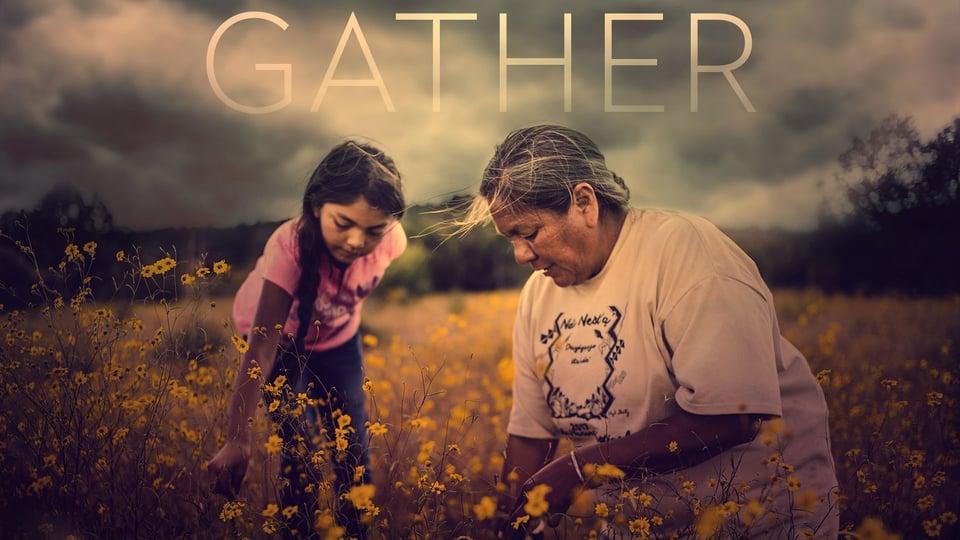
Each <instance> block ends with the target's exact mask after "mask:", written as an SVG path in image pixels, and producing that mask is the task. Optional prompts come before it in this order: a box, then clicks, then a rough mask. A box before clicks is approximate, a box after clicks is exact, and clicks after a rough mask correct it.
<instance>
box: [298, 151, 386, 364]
mask: <svg viewBox="0 0 960 540" xmlns="http://www.w3.org/2000/svg"><path fill="white" fill-rule="evenodd" d="M360 197H363V198H364V199H366V201H367V203H368V204H369V205H370V206H372V207H374V208H376V209H378V210H380V211H382V212H384V213H386V214H389V215H391V216H394V217H396V218H397V219H400V218H401V217H403V211H404V201H403V191H402V187H401V181H400V172H399V171H397V166H396V165H394V163H393V160H392V159H390V158H389V157H388V156H387V155H386V154H384V153H383V151H381V150H379V149H378V148H376V147H374V146H372V145H370V144H367V143H363V142H358V141H353V140H348V141H345V142H342V143H340V144H338V145H337V146H335V147H333V149H331V150H330V152H329V153H327V155H326V156H325V157H324V158H323V160H322V161H321V162H320V164H319V165H317V168H316V169H315V170H314V171H313V174H311V175H310V181H309V182H307V188H306V190H305V191H304V193H303V216H302V218H301V219H300V224H299V228H298V231H297V248H298V252H299V254H300V281H299V282H298V283H297V289H296V298H297V301H298V302H299V306H298V307H297V320H298V323H299V324H298V325H297V335H296V338H295V340H294V351H296V352H297V354H302V353H303V350H304V348H303V345H304V340H305V338H306V336H307V332H308V331H309V330H310V327H311V326H312V324H313V321H311V320H310V319H311V317H312V315H313V306H314V303H315V302H316V300H317V290H318V289H319V287H320V272H319V268H320V263H321V262H322V260H323V258H324V257H327V258H329V257H330V256H331V255H330V251H329V250H328V249H327V244H326V242H325V241H324V239H323V231H322V230H321V228H320V222H319V220H318V219H317V217H316V216H314V214H313V212H314V210H315V209H316V208H319V207H320V206H322V205H324V204H325V203H334V204H352V203H353V202H355V201H356V200H357V199H359V198H360Z"/></svg>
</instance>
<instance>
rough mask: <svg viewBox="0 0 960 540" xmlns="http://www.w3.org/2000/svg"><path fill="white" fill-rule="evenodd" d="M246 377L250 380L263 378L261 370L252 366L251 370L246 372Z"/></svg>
mask: <svg viewBox="0 0 960 540" xmlns="http://www.w3.org/2000/svg"><path fill="white" fill-rule="evenodd" d="M247 375H248V376H249V377H250V378H251V379H253V380H257V379H259V378H260V377H262V376H263V369H262V368H261V367H260V366H253V367H252V368H250V369H248V370H247Z"/></svg>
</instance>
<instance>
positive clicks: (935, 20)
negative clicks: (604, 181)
mask: <svg viewBox="0 0 960 540" xmlns="http://www.w3.org/2000/svg"><path fill="white" fill-rule="evenodd" d="M951 3H953V4H954V5H953V7H952V10H953V11H950V10H951V7H950V4H951ZM3 5H4V7H3V8H2V9H0V64H2V65H3V66H4V67H3V70H0V83H2V85H0V100H2V101H3V102H4V104H5V107H4V110H3V111H0V122H2V125H0V183H2V184H3V192H2V194H0V211H2V210H5V209H7V208H10V207H14V206H29V205H31V204H33V203H35V202H36V200H38V199H39V198H40V196H41V195H42V194H43V193H44V192H45V191H46V190H47V189H49V188H50V187H51V186H53V185H55V184H56V183H59V182H67V183H70V184H72V185H76V186H78V187H80V188H81V189H84V190H86V191H96V192H98V193H99V194H100V195H101V197H102V198H103V199H104V200H106V201H107V203H108V204H109V205H110V207H111V209H112V210H113V211H114V213H115V214H116V216H117V221H118V222H119V223H120V224H121V225H126V226H134V227H150V226H160V225H163V226H167V225H190V224H194V225H199V224H213V223H216V224H223V225H228V224H232V223H237V222H240V221H252V220H255V219H261V218H271V219H274V218H279V217H282V216H283V215H285V214H289V213H292V212H295V211H296V209H297V206H298V198H299V195H300V190H301V189H302V183H303V181H304V179H305V177H306V175H307V174H308V172H309V170H308V169H309V165H310V162H311V160H314V159H318V158H319V157H320V155H321V154H322V153H323V151H324V150H325V149H326V148H328V147H329V146H330V145H331V144H333V142H334V140H335V139H337V138H339V136H343V135H350V134H360V135H369V136H372V137H374V138H375V139H379V140H380V141H379V142H381V143H382V146H384V147H385V148H387V149H388V150H390V151H391V153H392V154H393V157H394V158H395V159H396V161H397V163H398V164H399V165H400V167H401V170H402V171H403V172H404V175H405V178H406V186H407V192H408V199H409V200H411V201H414V202H417V201H421V200H434V199H436V198H437V197H441V196H443V195H445V194H447V193H450V192H452V191H456V190H460V189H464V188H469V187H471V186H474V185H476V182H477V181H478V178H479V174H480V171H481V170H482V168H483V165H484V163H485V161H486V159H488V158H489V155H490V153H491V152H492V150H493V146H494V145H495V144H496V143H497V142H498V141H499V140H501V139H502V138H503V136H504V135H506V133H507V132H508V131H510V130H511V129H513V128H516V127H518V126H522V125H530V124H533V123H540V122H555V123H562V124H565V125H569V126H571V127H574V128H576V129H580V130H582V131H584V132H585V133H587V134H588V135H590V136H591V137H592V138H594V140H595V141H596V142H597V144H598V145H599V146H600V147H601V149H602V150H603V151H604V152H605V153H607V155H608V156H610V155H614V156H617V158H616V159H618V160H619V161H618V162H617V163H616V167H617V169H618V171H621V170H622V175H623V176H624V177H627V176H631V177H632V178H638V177H639V178H643V179H644V189H642V190H638V191H645V192H648V193H649V194H650V198H649V199H647V200H645V201H644V202H649V203H650V204H658V203H661V202H664V201H666V202H667V203H670V204H675V205H677V206H681V207H682V206H684V205H689V206H693V207H695V208H696V203H697V201H703V200H710V201H711V204H712V203H714V202H715V203H716V204H717V205H718V206H725V207H726V208H727V209H728V210H729V209H730V208H733V207H736V208H737V209H738V211H739V208H740V207H737V206H736V205H735V204H732V203H731V202H730V200H729V199H734V198H738V197H741V198H745V197H742V196H741V195H742V194H743V193H748V192H749V191H750V189H754V192H755V193H762V194H764V196H760V197H757V198H756V199H755V200H757V201H766V200H771V197H773V198H775V197H776V194H777V193H781V192H778V191H776V189H779V187H778V186H792V187H789V189H790V190H791V191H789V193H791V194H802V193H804V191H803V189H804V188H803V186H805V185H808V184H809V185H810V186H813V185H814V182H815V180H816V176H817V175H821V174H823V172H822V171H823V170H825V168H826V167H827V166H829V165H830V164H831V163H833V161H834V159H835V157H836V155H837V154H839V153H840V152H842V151H843V149H844V148H845V147H846V146H847V145H848V144H849V141H850V139H851V138H852V137H853V136H854V135H862V134H863V133H864V132H866V131H867V130H868V129H869V128H870V127H871V126H872V125H873V123H875V122H876V121H877V120H878V119H879V118H882V117H883V116H886V115H887V114H889V113H890V112H893V111H897V112H900V113H902V114H914V115H918V116H920V115H922V116H923V118H920V119H919V121H918V124H919V125H921V126H923V125H928V126H929V125H939V124H940V123H942V121H943V119H942V118H940V117H941V116H943V117H945V116H946V115H945V114H944V113H943V111H944V110H947V109H949V110H950V113H955V112H956V90H955V88H956V76H955V69H954V67H955V64H956V62H955V56H956V54H955V51H956V50H957V45H958V39H960V38H957V37H956V35H957V34H956V32H955V29H953V28H951V26H952V24H951V22H950V21H949V17H944V15H943V14H944V13H954V14H955V12H956V8H955V0H941V1H938V2H929V3H924V4H922V5H914V4H911V3H909V2H906V1H905V0H882V1H879V0H878V1H877V2H871V3H870V4H867V3H865V2H862V1H861V2H840V3H833V4H831V5H830V6H829V9H825V8H823V7H821V6H818V5H816V4H810V3H807V2H800V1H799V0H795V1H792V2H777V3H772V2H763V3H758V2H756V1H755V0H734V1H725V2H722V3H714V4H703V3H702V2H667V1H663V2H658V3H652V4H651V3H637V2H636V1H635V0H634V1H627V0H624V1H605V2H599V3H598V2H548V1H536V2H516V1H508V0H498V1H494V2H483V3H479V2H455V1H452V0H418V1H402V2H396V1H388V0H373V1H364V2H350V1H346V0H337V1H329V2H328V1H324V2H318V1H314V0H269V1H268V0H263V1H257V0H247V1H239V2H237V1H228V0H213V1H205V2H192V1H188V0H176V1H171V2H147V3H125V2H120V1H117V0H75V1H73V2H55V1H53V0H35V1H25V0H8V1H6V2H4V4H3ZM248 10H262V11H269V12H272V13H274V14H276V15H278V16H281V17H283V18H284V19H286V20H287V21H288V22H289V23H290V24H291V28H290V29H289V30H288V31H287V32H284V33H280V32H278V31H277V29H276V28H273V27H269V26H265V25H255V24H249V25H244V27H243V28H238V29H235V30H231V32H230V35H229V36H227V37H225V38H224V42H223V44H222V50H221V51H220V52H218V57H217V62H218V64H217V65H218V71H219V72H220V76H221V82H222V84H223V85H224V87H225V89H226V91H227V92H228V94H229V95H231V96H232V97H234V98H236V99H237V100H238V101H242V102H244V103H247V102H249V103H266V102H269V101H271V100H273V99H275V98H276V96H277V91H278V89H279V88H280V86H279V84H278V82H277V81H278V78H277V77H276V74H275V73H257V72H255V71H253V69H252V66H253V64H254V63H256V62H291V63H293V64H294V74H293V78H294V85H293V86H294V104H293V105H291V107H290V108H289V109H287V110H285V111H283V112H282V113H273V114H269V115H262V116H254V115H245V114H241V113H238V112H235V111H233V110H231V109H229V108H228V107H227V106H226V105H224V104H223V103H220V102H219V101H217V100H216V98H215V97H214V96H213V95H212V92H211V91H210V88H209V86H208V84H207V81H206V77H205V72H204V66H203V61H204V51H205V46H206V43H207V40H208V39H209V36H210V35H211V34H212V32H213V30H214V29H215V28H216V27H217V25H218V24H220V23H221V22H222V21H224V20H225V19H226V18H227V17H230V16H231V15H234V14H236V13H240V12H242V11H248ZM351 11H354V12H356V14H357V16H358V17H359V19H360V22H361V24H362V26H363V30H364V32H365V33H366V35H367V39H368V42H369V43H370V45H371V47H372V49H373V53H374V55H375V57H376V61H377V63H378V64H379V65H380V69H381V71H382V73H383V75H384V78H385V80H386V81H387V83H388V86H389V87H390V92H391V94H392V95H393V99H394V101H395V103H396V106H397V111H398V112H397V113H382V114H381V112H382V111H383V109H384V107H383V103H382V101H380V99H379V95H378V94H377V93H376V90H375V89H372V88H365V89H344V88H338V89H332V90H331V92H330V93H329V94H328V98H327V100H326V101H325V102H324V104H323V107H322V109H321V111H320V112H318V113H311V112H308V109H309V105H310V103H311V102H312V99H313V97H314V95H315V93H316V91H317V89H318V86H319V82H320V80H322V77H323V74H324V72H325V70H326V69H327V67H328V66H327V65H328V63H329V60H330V58H331V55H332V53H333V47H334V45H335V43H336V39H337V37H339V35H340V33H341V32H342V30H343V28H344V24H345V23H346V21H347V17H348V15H349V13H350V12H351ZM708 11H717V12H725V13H730V14H733V15H736V16H738V17H740V18H741V19H743V20H744V21H745V22H746V23H747V24H748V26H749V27H750V29H751V32H752V34H753V40H754V41H753V45H754V47H753V53H752V55H751V57H750V59H749V60H748V62H747V64H746V65H745V66H744V67H743V68H741V69H740V70H738V71H737V72H736V77H737V80H738V81H739V82H740V84H741V85H742V86H743V88H744V90H745V91H746V93H747V95H748V96H749V97H750V99H751V100H752V101H753V103H754V105H755V106H756V107H757V109H758V112H757V113H753V114H750V113H746V112H744V110H743V107H742V105H741V104H740V102H739V101H738V100H737V98H736V97H735V95H734V93H733V91H732V90H731V88H730V86H729V85H728V84H727V82H726V81H725V80H724V79H723V77H722V76H721V75H719V74H709V75H704V76H702V77H701V84H700V108H701V112H700V113H697V114H692V113H690V112H689V99H690V95H689V54H690V50H689V48H690V43H689V39H690V29H689V24H690V23H689V21H690V13H691V12H708ZM396 12H476V13H478V20H477V21H476V22H470V23H450V24H448V25H446V26H445V27H444V30H443V37H442V43H443V44H442V51H443V52H442V61H441V64H442V65H441V71H442V77H443V80H442V84H441V86H442V96H443V97H442V101H443V112H441V113H431V112H430V92H431V90H432V84H431V83H432V81H431V78H430V77H431V71H430V30H429V25H428V24H427V23H412V22H401V21H396V20H394V13H396ZM500 12H505V13H507V14H508V17H509V29H508V31H509V55H510V56H512V57H533V56H547V57H557V56H560V55H561V54H562V14H563V13H564V12H570V13H572V15H573V54H574V63H573V79H574V80H573V105H574V109H573V112H572V113H563V112H562V109H561V107H562V93H561V92H562V87H561V84H562V78H561V74H560V70H559V69H558V68H553V67H551V68H526V67H518V68H510V75H509V91H508V93H509V112H507V113H505V114H504V113H500V112H499V111H498V106H497V105H498V103H497V102H498V99H497V98H498V86H497V85H498V70H497V53H498V48H499V39H498V37H499V36H498V33H499V24H498V13H500ZM605 12H607V13H612V12H626V13H630V12H663V14H664V20H663V21H662V22H636V23H634V22H620V23H616V24H615V26H614V29H615V35H614V56H615V57H620V58H657V59H658V62H659V65H658V66H656V67H654V68H630V67H624V68H617V69H615V70H614V97H615V101H616V102H617V103H621V104H662V105H664V106H665V107H666V111H667V112H665V113H658V114H642V113H622V114H620V113H604V112H603V98H604V86H603V85H604V74H603V33H604V13H605ZM700 30H701V32H700V51H699V56H700V59H701V62H702V63H707V64H719V63H726V62H730V61H732V60H733V59H735V58H736V57H737V56H738V55H739V52H740V50H741V48H742V46H743V38H742V36H741V34H740V32H739V31H738V30H737V29H736V28H735V27H733V26H732V25H729V24H726V23H704V24H702V25H701V27H700ZM884 32H888V33H889V35H890V36H891V37H890V39H886V38H885V37H884V36H886V34H884ZM102 36H108V37H107V38H103V37H102ZM893 37H896V39H893ZM153 55H155V56H153ZM347 57H349V58H352V60H345V61H344V62H342V64H341V70H340V71H339V72H338V75H340V76H346V75H347V74H352V72H351V69H354V68H357V74H358V75H359V76H361V77H363V76H365V75H366V73H367V72H366V68H367V66H366V64H365V63H364V62H362V61H361V62H358V61H357V58H358V53H357V51H356V44H355V43H351V47H350V49H348V53H347ZM220 70H222V71H220ZM628 181H629V179H628ZM648 181H649V182H650V183H647V182H648ZM783 193H785V192H783ZM730 194H733V195H730ZM806 196H807V197H808V198H810V199H811V200H812V199H813V198H815V197H817V196H818V195H817V194H816V193H815V192H814V190H813V188H812V187H811V189H810V190H809V193H806ZM657 197H662V198H660V199H658V198H657ZM723 197H727V198H728V199H726V200H723ZM734 202H736V201H734ZM758 204H762V203H758ZM760 210H762V209H760ZM731 212H732V211H731ZM741 213H742V212H741ZM768 213H769V212H768ZM785 219H786V218H785ZM790 219H793V218H790ZM777 223H780V224H785V225H787V226H789V225H790V224H789V223H786V222H777Z"/></svg>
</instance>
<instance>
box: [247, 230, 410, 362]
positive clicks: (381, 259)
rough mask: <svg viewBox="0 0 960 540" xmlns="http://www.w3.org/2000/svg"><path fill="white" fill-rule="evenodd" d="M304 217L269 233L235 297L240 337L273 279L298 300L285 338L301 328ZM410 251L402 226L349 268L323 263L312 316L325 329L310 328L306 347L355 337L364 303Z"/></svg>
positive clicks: (323, 347) (320, 347)
mask: <svg viewBox="0 0 960 540" xmlns="http://www.w3.org/2000/svg"><path fill="white" fill-rule="evenodd" d="M299 219H300V218H294V219H291V220H289V221H286V222H284V223H283V224H281V225H280V226H279V227H277V230H276V231H274V232H273V234H271V235H270V238H269V239H268V240H267V243H266V245H265V246H264V248H263V255H261V256H260V258H259V259H257V264H256V266H255V267H254V268H253V270H252V271H251V272H250V274H249V275H248V276H247V279H246V280H244V282H243V285H241V286H240V289H239V290H238V291H237V294H236V296H235V297H234V299H233V324H234V326H235V327H236V329H237V332H238V333H240V334H246V335H248V336H249V335H250V329H251V327H252V326H253V318H254V316H255V315H256V313H257V305H258V304H259V302H260V293H261V291H263V280H269V281H270V282H271V283H274V284H276V285H277V286H278V287H280V288H281V289H283V290H285V291H287V293H289V294H290V295H291V296H293V305H292V306H290V313H289V315H288V317H287V322H286V324H285V325H284V329H283V332H284V335H286V334H288V333H291V334H293V335H296V332H297V326H298V324H299V321H298V319H297V309H298V306H299V305H300V303H299V301H298V300H297V295H296V290H297V283H298V282H299V280H300V264H299V262H298V261H299V251H298V247H297V223H298V222H299ZM406 247H407V236H406V234H405V233H404V231H403V227H401V226H400V224H399V223H397V224H396V225H395V226H392V227H391V228H390V229H389V230H388V231H387V233H386V236H384V238H383V240H381V241H380V244H378V245H377V247H376V248H375V249H374V250H373V251H372V252H370V254H368V255H364V256H363V257H360V258H358V259H356V260H354V261H353V262H352V263H351V264H350V266H348V267H347V268H346V270H341V269H340V268H338V267H337V266H336V265H333V264H331V263H330V262H329V261H328V260H326V259H324V260H323V262H321V264H320V268H318V269H317V271H318V272H320V288H319V290H318V291H317V300H316V302H315V303H314V309H313V316H312V317H311V318H310V320H311V321H320V325H319V326H318V325H315V324H311V325H310V326H311V328H310V330H308V331H307V336H306V338H304V348H306V349H308V350H311V351H325V350H328V349H332V348H334V347H336V346H338V345H342V344H343V343H345V342H346V341H347V340H348V339H350V338H351V337H353V335H354V334H355V333H356V332H357V329H358V328H359V327H360V310H361V308H362V307H363V300H364V299H365V298H366V297H367V296H368V295H369V294H370V293H371V292H372V291H373V289H374V288H375V287H376V286H377V284H379V283H380V280H381V279H382V278H383V272H384V270H386V268H387V266H389V265H390V262H391V261H393V260H394V259H396V258H397V257H399V256H400V255H401V254H402V253H403V250H404V249H405V248H406ZM344 272H345V275H344ZM267 331H270V332H272V331H273V329H272V328H268V329H267ZM284 339H286V338H285V337H284Z"/></svg>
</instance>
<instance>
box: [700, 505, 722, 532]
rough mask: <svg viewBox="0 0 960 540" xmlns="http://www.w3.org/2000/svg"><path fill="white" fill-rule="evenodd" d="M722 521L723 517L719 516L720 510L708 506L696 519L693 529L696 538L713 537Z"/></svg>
mask: <svg viewBox="0 0 960 540" xmlns="http://www.w3.org/2000/svg"><path fill="white" fill-rule="evenodd" d="M722 521H723V516H721V515H720V509H719V508H718V507H716V506H710V507H708V508H706V509H705V510H704V511H703V512H701V513H700V516H699V517H698V518H697V524H696V526H695V528H694V530H695V532H696V534H697V538H699V539H706V538H711V537H713V535H714V533H716V532H717V529H718V528H719V527H720V524H721V522H722Z"/></svg>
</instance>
